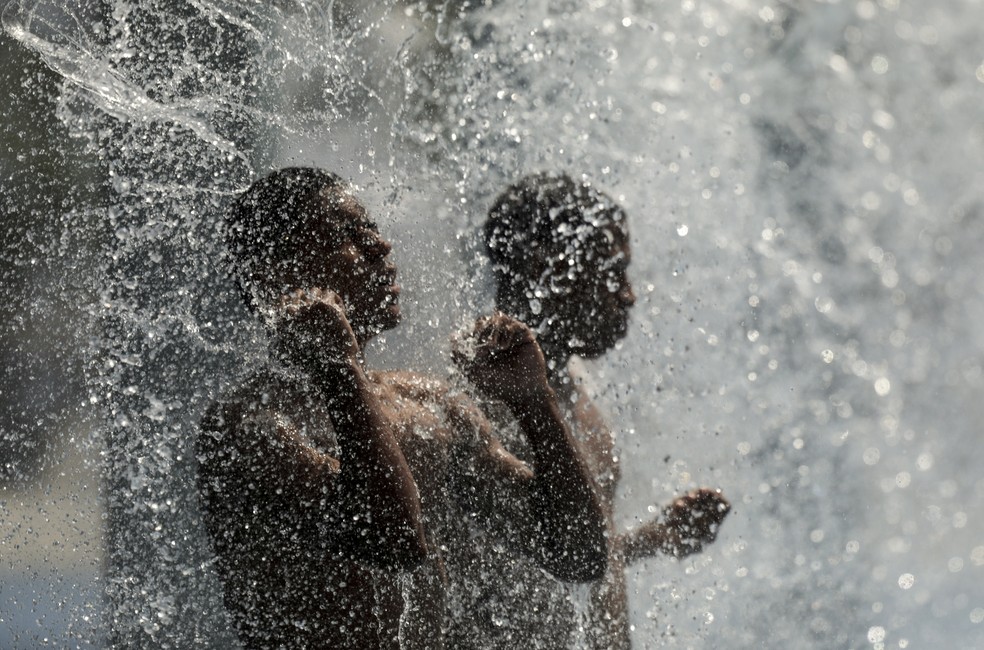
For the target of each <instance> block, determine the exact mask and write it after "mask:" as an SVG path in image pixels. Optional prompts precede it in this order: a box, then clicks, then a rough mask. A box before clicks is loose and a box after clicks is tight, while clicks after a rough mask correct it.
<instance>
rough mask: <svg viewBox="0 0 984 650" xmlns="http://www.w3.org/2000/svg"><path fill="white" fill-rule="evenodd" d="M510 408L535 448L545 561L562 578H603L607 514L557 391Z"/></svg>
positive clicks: (539, 536) (539, 550) (536, 516)
mask: <svg viewBox="0 0 984 650" xmlns="http://www.w3.org/2000/svg"><path fill="white" fill-rule="evenodd" d="M510 407H511V410H512V411H513V413H514V415H515V416H516V417H517V419H518V420H519V423H520V426H521V428H522V430H523V433H524V435H525V437H526V440H527V442H528V444H529V448H530V459H529V460H530V464H531V465H532V467H533V479H532V480H531V482H530V486H529V487H530V493H529V499H530V505H531V507H532V510H533V512H532V513H531V514H532V515H533V520H534V522H535V523H534V524H533V526H534V529H533V531H532V532H533V535H534V542H535V552H536V554H537V556H538V557H539V559H540V561H541V564H542V565H543V566H544V568H546V569H548V570H549V571H550V572H551V573H553V574H554V575H556V576H557V577H558V578H561V579H565V580H572V581H588V580H597V579H598V578H600V577H601V576H602V575H603V574H604V571H605V566H606V562H607V556H608V542H607V536H606V528H607V527H606V524H605V517H604V513H603V511H602V508H601V505H600V503H599V500H598V494H597V490H596V488H595V486H594V482H593V481H592V480H591V478H590V475H589V473H588V471H587V469H586V467H585V464H584V462H583V460H582V458H581V456H580V454H579V453H578V449H577V445H576V443H575V442H574V439H573V438H572V436H571V434H570V431H569V430H568V428H567V426H566V425H565V423H564V421H563V418H562V417H561V414H560V410H559V408H558V405H557V401H556V397H555V396H554V394H553V391H552V390H550V389H549V388H545V389H544V390H543V391H540V393H539V394H536V395H533V396H532V397H530V398H528V399H525V400H524V401H523V403H521V404H519V403H517V404H512V405H510Z"/></svg>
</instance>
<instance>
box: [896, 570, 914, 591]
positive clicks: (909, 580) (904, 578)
mask: <svg viewBox="0 0 984 650" xmlns="http://www.w3.org/2000/svg"><path fill="white" fill-rule="evenodd" d="M915 583H916V577H915V576H914V575H912V574H911V573H903V574H902V575H900V576H899V587H900V588H902V589H912V585H914V584H915Z"/></svg>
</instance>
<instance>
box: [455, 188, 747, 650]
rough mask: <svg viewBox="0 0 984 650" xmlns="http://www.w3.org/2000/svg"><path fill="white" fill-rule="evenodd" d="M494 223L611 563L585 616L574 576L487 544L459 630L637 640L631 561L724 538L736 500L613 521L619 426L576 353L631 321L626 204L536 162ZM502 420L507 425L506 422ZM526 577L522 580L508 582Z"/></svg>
mask: <svg viewBox="0 0 984 650" xmlns="http://www.w3.org/2000/svg"><path fill="white" fill-rule="evenodd" d="M484 234H485V242H486V247H487V250H488V252H489V256H490V258H491V261H492V267H493V272H494V274H495V278H496V281H497V291H496V306H497V308H498V309H499V310H501V312H504V313H505V314H508V315H509V316H511V317H514V318H515V319H517V320H519V321H521V322H523V323H526V324H527V325H529V326H530V327H531V328H532V329H533V330H534V332H535V333H536V337H537V340H538V341H539V344H540V347H541V348H542V350H543V353H544V355H545V356H546V359H547V363H548V368H549V371H548V372H549V381H550V385H551V387H552V388H553V390H554V392H555V393H556V395H557V397H558V401H559V402H560V404H562V405H563V407H564V413H565V417H567V418H569V421H570V422H571V429H572V431H573V434H574V437H575V439H576V441H577V444H578V445H579V448H580V451H581V453H582V454H583V458H584V460H585V463H586V464H587V466H588V467H589V469H590V472H591V475H592V477H593V479H594V480H595V482H596V484H597V485H598V486H599V488H600V494H601V501H602V507H603V509H604V511H605V516H606V521H607V523H608V530H609V534H610V538H611V541H612V543H611V554H610V556H609V559H608V571H607V573H606V575H605V577H604V579H603V580H601V581H598V582H596V583H595V584H594V585H592V593H591V604H590V607H589V609H588V612H587V616H588V620H586V621H579V620H578V616H577V613H576V608H575V607H574V606H573V604H572V603H571V599H572V591H571V589H570V588H569V586H568V585H565V584H563V583H560V582H558V581H556V580H554V579H552V578H550V577H549V576H546V575H544V574H543V573H542V572H538V571H536V570H535V568H533V567H531V566H530V565H529V563H528V562H527V561H526V560H524V559H523V558H512V559H511V560H506V556H507V555H508V553H509V551H508V550H503V551H501V552H498V553H495V552H493V551H492V550H491V549H494V548H495V547H494V545H488V544H480V545H477V546H476V548H479V549H481V550H482V554H483V556H482V558H481V559H480V560H478V561H473V562H472V563H471V565H470V566H471V570H470V571H461V572H458V575H461V576H463V577H464V578H465V579H467V580H468V582H467V583H466V584H465V585H463V586H462V587H461V589H460V591H461V592H462V593H464V594H468V595H470V600H469V601H468V604H467V605H466V608H467V609H470V610H471V611H473V612H474V614H473V617H472V618H471V619H470V620H466V621H464V622H465V623H466V624H469V625H472V627H475V628H477V629H479V630H481V632H482V633H481V634H476V633H469V632H465V631H462V632H461V633H460V636H461V637H462V638H466V639H472V640H473V641H472V643H471V644H470V645H469V647H476V648H501V647H508V646H509V645H511V644H516V643H519V644H522V645H523V647H528V648H558V649H559V648H567V647H570V646H571V645H572V643H573V638H574V635H575V631H576V629H577V628H578V627H583V628H584V635H585V636H586V638H587V641H588V643H589V645H590V646H591V647H593V648H599V649H602V648H604V649H615V648H628V647H629V645H630V639H629V629H628V620H627V598H626V592H625V573H624V569H625V564H626V563H627V562H631V561H634V560H637V559H640V558H644V557H647V556H652V555H655V554H657V553H666V554H670V555H673V556H675V557H683V556H686V555H689V554H691V553H696V552H698V551H700V550H701V548H702V546H703V545H704V544H707V543H710V542H712V541H713V540H714V538H715V536H716V534H717V529H718V526H719V525H720V524H721V522H722V520H723V519H724V517H725V516H726V515H727V513H728V511H729V509H730V506H729V505H728V502H727V501H726V500H725V499H724V497H723V496H722V495H721V493H720V491H717V490H708V489H701V490H696V491H694V492H691V493H689V494H687V495H685V496H682V497H680V498H678V499H677V500H676V501H674V502H673V504H672V505H670V506H669V507H667V508H666V509H664V511H663V515H662V517H660V518H658V519H656V520H654V521H651V522H648V523H647V524H645V525H644V526H642V527H640V528H638V529H636V530H635V531H633V532H631V533H622V534H617V533H616V531H615V530H614V526H613V508H614V497H615V488H616V484H617V482H618V478H619V465H618V453H617V450H616V448H615V438H614V435H613V433H612V431H611V430H610V429H609V427H608V425H607V424H606V423H605V420H604V418H603V417H602V416H601V414H600V413H599V412H598V410H597V409H596V408H595V406H594V405H593V404H592V402H591V400H590V398H589V397H588V395H587V394H586V392H585V391H584V389H583V388H582V383H583V379H584V377H583V376H582V371H581V370H580V368H581V367H582V366H581V365H580V364H579V363H576V357H582V358H587V359H592V358H597V357H599V356H601V355H603V354H604V353H605V352H606V351H607V350H609V349H611V348H612V346H614V344H615V343H616V342H617V341H618V340H620V339H621V338H623V337H624V336H625V334H626V332H627V330H628V316H629V309H630V308H631V307H632V305H633V304H634V303H635V296H634V294H633V292H632V287H631V285H630V284H629V281H628V278H627V277H626V270H627V268H628V265H629V261H630V257H631V251H630V248H629V233H628V228H627V221H626V215H625V213H624V211H623V210H622V208H621V207H620V206H618V205H617V204H616V203H615V202H614V201H612V200H611V199H610V198H609V197H608V196H606V195H605V194H603V193H602V192H600V191H598V190H597V189H595V188H594V187H592V186H591V185H590V184H589V183H587V182H584V181H581V182H575V181H573V180H572V179H571V178H569V177H568V176H566V175H562V174H537V175H533V176H528V177H526V178H524V179H522V180H521V181H519V182H518V183H516V184H514V185H512V186H510V187H509V188H508V189H506V191H505V192H503V193H502V194H501V195H500V196H499V198H498V199H497V200H496V202H495V204H494V205H493V207H492V209H491V210H490V213H489V218H488V220H487V222H486V224H485V229H484ZM500 430H501V431H503V432H505V431H508V429H506V428H505V427H503V426H501V425H500ZM503 442H504V443H506V446H507V447H509V448H510V450H513V451H517V450H521V449H522V448H523V444H524V443H523V441H522V440H521V439H515V440H510V439H508V438H507V437H505V436H504V437H503ZM517 584H520V585H521V587H520V588H517V587H516V586H510V585H517ZM517 595H521V596H522V599H517ZM521 600H525V602H521ZM529 603H535V604H536V605H537V607H532V606H530V605H529ZM537 609H539V611H537Z"/></svg>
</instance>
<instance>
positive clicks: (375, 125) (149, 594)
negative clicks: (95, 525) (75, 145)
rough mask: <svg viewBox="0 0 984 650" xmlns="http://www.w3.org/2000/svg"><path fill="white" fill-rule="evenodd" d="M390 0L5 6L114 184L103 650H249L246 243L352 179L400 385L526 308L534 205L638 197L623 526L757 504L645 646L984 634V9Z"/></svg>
mask: <svg viewBox="0 0 984 650" xmlns="http://www.w3.org/2000/svg"><path fill="white" fill-rule="evenodd" d="M172 4H178V3H172ZM376 4H379V5H380V6H378V7H375V8H374V9H372V10H368V9H365V8H362V7H360V6H358V5H357V4H353V6H349V5H348V4H345V3H341V2H335V3H331V2H324V3H320V4H317V3H306V2H298V3H290V2H283V3H262V4H261V3H257V4H254V3H235V2H228V3H225V2H216V3H210V4H208V5H207V6H205V5H201V4H199V3H197V2H188V3H185V4H179V6H178V8H175V7H173V6H171V7H168V9H167V11H164V10H161V11H157V10H155V9H153V8H149V7H150V5H149V3H138V2H132V3H127V2H110V3H108V5H109V6H108V8H107V11H106V14H105V15H104V16H101V17H100V16H99V15H98V14H96V13H92V14H89V15H86V14H85V13H84V12H82V11H80V10H77V9H76V8H74V7H75V5H74V3H66V6H65V7H59V6H57V5H44V4H42V5H39V6H35V3H33V2H27V1H24V2H20V3H13V4H11V5H10V6H8V7H7V9H6V11H5V13H4V25H5V28H6V29H7V31H8V33H10V34H12V35H14V36H15V37H16V38H18V39H19V40H21V41H22V42H23V43H24V44H25V45H26V46H28V47H30V48H32V49H34V50H35V51H36V52H38V54H40V55H41V56H42V57H43V58H44V60H45V61H46V62H47V63H48V64H49V65H50V66H52V67H53V68H54V69H56V70H57V71H58V72H60V73H61V74H63V75H64V77H65V84H64V87H63V96H62V100H61V104H60V107H59V111H60V113H59V114H60V117H61V118H62V120H63V121H64V122H65V123H66V124H67V125H68V126H69V128H70V129H71V131H72V132H73V133H74V134H75V135H77V136H79V137H81V138H83V139H85V140H86V141H87V142H88V143H89V145H90V147H91V153H92V155H93V156H96V157H98V158H100V159H101V160H102V163H103V164H104V166H105V169H106V173H107V174H108V177H109V178H110V179H111V187H112V195H111V197H110V198H109V200H108V201H107V204H106V205H104V206H98V207H92V208H89V209H88V212H87V213H86V215H87V219H86V220H85V222H86V223H89V224H94V225H92V226H91V227H92V228H93V230H94V237H93V238H94V239H95V240H96V241H98V242H99V246H98V247H97V248H96V249H95V250H92V251H88V252H87V253H86V254H87V255H92V256H95V259H97V260H98V262H97V264H98V266H99V267H100V269H101V271H100V274H99V276H98V277H97V278H95V279H93V281H92V283H91V285H89V287H88V288H89V290H90V291H91V293H92V295H93V296H94V302H93V304H92V306H91V309H90V310H89V313H90V315H91V319H90V322H89V323H87V324H86V325H87V326H88V327H91V328H92V332H93V337H92V339H91V340H92V342H91V347H90V349H88V350H87V359H88V361H87V364H88V366H87V367H88V374H89V378H90V397H89V400H90V401H91V403H92V404H93V405H94V407H96V408H99V409H101V413H102V414H103V415H104V416H105V422H106V425H105V427H104V428H103V429H102V430H101V431H99V432H98V433H97V434H95V435H94V437H93V438H92V439H91V440H89V441H88V442H87V443H85V445H84V446H85V447H86V448H87V449H89V450H90V451H91V449H96V450H102V451H104V452H105V454H104V464H103V465H102V470H103V471H104V475H105V476H106V477H107V478H106V485H107V492H108V495H109V501H108V511H109V519H108V521H109V523H108V539H107V542H106V544H107V547H106V554H107V558H108V560H107V567H106V575H105V585H106V586H107V589H108V592H107V593H108V598H107V605H106V611H105V616H104V619H103V621H102V623H101V625H100V626H98V627H99V630H100V632H99V633H98V634H100V635H103V636H104V637H105V638H109V639H112V640H114V641H116V642H118V643H120V644H122V645H127V646H129V645H134V646H140V647H151V646H153V647H165V646H171V647H188V646H190V645H192V644H196V643H207V644H212V645H216V646H222V645H225V644H228V643H230V637H229V636H228V635H227V634H228V633H227V632H223V630H225V629H226V628H227V627H228V623H227V622H226V619H225V618H224V613H223V610H222V607H221V599H220V598H219V596H218V591H217V586H216V582H215V577H214V575H213V574H212V572H211V570H210V555H209V551H208V549H207V546H206V544H205V541H204V539H203V537H202V535H201V533H200V530H201V523H200V520H199V514H198V506H197V501H196V497H195V494H194V491H193V490H192V489H191V486H193V484H194V480H193V478H194V472H195V462H196V461H195V459H194V455H193V453H192V449H193V448H192V443H193V440H194V436H195V434H196V429H197V424H196V422H197V418H198V416H199V414H200V413H201V410H202V409H203V408H204V405H205V404H206V403H207V402H208V401H209V400H210V399H211V398H212V397H214V395H215V394H216V392H217V391H218V390H220V389H221V387H222V386H224V385H227V384H228V383H229V382H231V381H234V379H235V377H236V374H237V373H238V372H240V371H241V369H242V368H243V367H244V366H249V365H251V364H256V363H259V362H261V361H262V359H261V357H260V355H261V351H262V349H263V344H262V339H261V336H260V332H259V331H258V330H257V328H256V327H255V326H254V325H252V324H250V321H249V318H248V316H247V314H246V313H245V312H244V311H243V309H242V308H241V307H240V306H239V304H238V294H237V293H236V291H235V290H234V288H233V285H232V283H231V282H230V280H229V278H228V276H227V274H226V271H225V267H224V266H223V261H222V253H221V243H220V241H219V238H218V235H217V229H216V225H217V222H218V219H219V215H220V213H221V211H222V209H224V207H225V206H226V205H227V204H228V201H229V198H230V196H231V195H232V194H233V193H235V192H236V191H238V190H241V189H242V188H244V187H245V186H246V185H247V184H248V183H249V181H250V180H251V179H252V178H253V177H254V176H255V175H257V174H262V173H264V172H265V171H267V170H269V169H270V168H272V167H276V166H279V165H282V164H288V163H290V164H319V165H323V166H325V167H328V168H331V169H334V170H336V171H339V172H340V173H342V174H343V175H344V176H346V177H348V178H350V179H352V180H353V181H354V182H355V183H356V184H357V185H358V186H359V188H360V189H359V193H360V196H362V197H364V198H365V199H366V202H367V203H368V205H369V207H370V209H371V210H372V211H373V212H374V213H375V215H376V216H377V217H378V219H379V221H380V223H381V227H382V229H383V231H384V232H385V233H386V234H387V235H388V236H389V237H390V238H391V239H392V241H393V242H394V247H395V253H394V255H395V258H396V261H397V263H398V264H399V265H400V269H401V283H402V284H403V285H404V287H405V292H404V303H405V313H406V319H405V324H404V325H402V326H401V328H400V329H398V330H396V331H394V332H392V333H390V334H388V335H386V336H385V338H384V339H383V340H381V341H380V342H378V343H376V344H374V347H373V356H372V360H373V361H374V362H375V363H377V364H384V365H392V366H398V365H402V366H410V367H415V368H419V369H425V370H429V371H431V372H434V373H438V374H443V373H444V372H445V371H446V366H447V362H446V348H447V346H446V343H445V341H446V337H447V335H448V333H449V332H450V331H451V330H452V329H454V328H455V327H458V326H459V325H460V324H462V323H465V322H468V321H470V320H471V319H472V318H474V317H475V316H476V315H477V314H479V313H483V312H486V311H487V310H488V309H489V308H490V306H491V300H490V297H489V293H488V282H489V281H488V278H487V271H486V268H485V266H484V261H483V258H482V255H481V254H480V251H479V249H480V247H479V246H478V240H477V234H476V232H475V227H476V226H477V225H478V224H480V223H481V220H482V217H483V214H484V212H485V210H487V207H488V205H489V203H490V202H491V199H492V198H493V197H494V196H495V194H496V193H497V192H498V191H499V190H500V189H501V188H502V187H503V186H504V185H505V184H506V183H507V182H510V181H512V180H514V179H516V178H517V177H519V176H521V175H523V174H525V173H528V172H530V171H536V170H543V169H564V170H568V171H570V172H573V173H584V174H586V175H588V176H589V177H591V178H592V179H594V180H595V182H596V183H597V184H598V185H599V186H601V187H602V188H604V189H605V190H606V191H607V192H608V193H610V194H611V195H612V196H614V197H616V198H617V199H618V200H619V201H620V202H621V203H623V205H624V206H625V207H626V209H627V211H628V213H629V215H630V219H631V222H630V228H631V230H632V238H633V256H634V257H633V262H632V266H631V269H630V275H631V278H632V281H633V282H634V284H635V287H636V293H637V294H638V296H639V301H638V303H637V305H636V307H635V311H634V314H633V319H634V320H633V323H632V328H631V333H630V335H629V336H628V337H627V338H626V339H625V341H624V342H623V343H622V344H621V345H620V346H619V349H618V350H616V351H613V352H612V353H611V354H609V355H608V356H607V357H605V358H604V359H602V360H599V361H597V362H592V363H591V364H590V369H591V370H592V371H593V373H594V382H595V384H596V386H597V389H598V398H599V400H600V402H601V403H602V404H603V405H604V407H605V408H606V410H607V412H608V413H609V415H610V420H611V423H612V425H613V427H614V428H615V429H617V431H618V436H619V446H620V449H621V452H620V453H621V454H622V462H623V468H624V475H623V481H622V493H621V499H620V501H619V518H620V521H621V523H623V524H624V525H632V524H633V523H634V522H636V521H639V520H641V519H645V518H649V517H651V516H653V513H654V512H655V511H656V510H657V507H658V505H659V504H662V503H665V502H667V501H668V500H669V499H670V498H671V497H672V496H673V495H674V494H677V493H679V492H681V491H683V490H686V489H689V488H691V487H694V486H696V485H712V486H720V487H722V488H723V489H724V490H725V492H726V493H727V494H728V495H729V496H730V498H731V499H732V501H733V503H734V506H735V507H734V510H733V512H732V514H731V516H730V518H729V519H728V520H727V522H726V523H725V525H724V527H723V529H722V531H721V535H720V537H719V539H718V541H717V542H716V544H714V545H713V546H712V547H711V548H710V549H709V550H707V551H706V552H705V553H703V554H702V555H700V556H697V557H696V558H693V559H690V560H687V561H684V562H677V561H674V560H670V559H654V560H651V561H649V562H647V563H645V564H642V565H639V566H636V567H633V569H631V570H630V572H629V585H630V590H631V607H632V622H633V624H634V642H635V644H636V646H637V647H640V648H645V647H653V648H656V647H680V648H752V647H755V648H790V647H794V648H842V647H843V648H848V647H850V648H865V647H880V648H907V647H908V648H920V647H922V648H929V647H978V646H981V645H984V587H982V586H981V585H982V584H984V522H982V517H984V478H982V476H984V475H982V473H981V470H980V468H981V467H982V466H984V451H982V450H981V445H980V444H979V443H978V439H979V434H978V430H977V427H978V423H979V422H980V421H981V420H982V417H984V401H982V400H981V399H980V397H979V395H980V393H981V390H982V388H984V374H982V361H984V359H982V355H984V330H981V328H980V327H979V323H980V322H981V319H982V316H984V300H982V291H984V280H982V279H981V278H982V277H984V262H981V261H979V260H980V259H981V256H980V254H979V249H980V248H981V246H982V245H984V204H982V199H984V196H982V193H984V189H982V188H984V171H982V170H984V121H982V120H981V119H980V107H981V106H982V105H984V51H982V50H981V47H980V25H981V22H982V19H984V7H982V5H981V3H980V2H977V1H976V0H945V1H939V2H934V3H921V2H901V1H900V0H881V1H880V2H872V1H869V0H862V1H860V2H853V1H851V2H848V1H845V2H835V1H830V2H809V1H806V0H804V1H802V2H782V3H772V4H767V3H765V2H750V1H743V0H732V1H726V0H717V1H713V2H712V1H708V2H699V1H696V0H684V1H683V2H672V3H643V2H608V3H606V2H576V3H575V2H567V3H556V2H552V3H547V2H519V3H495V4H494V5H493V6H489V7H480V8H471V7H470V8H468V9H467V10H462V11H461V13H460V15H459V13H458V9H457V5H458V4H459V3H445V4H443V5H442V4H440V3H435V7H433V8H431V9H430V10H426V9H424V8H423V7H417V6H410V5H403V4H398V5H395V4H391V3H388V4H386V5H385V6H383V3H376ZM453 5H454V6H453ZM63 254H66V255H68V254H71V253H63ZM2 550H3V546H2V541H0V551H2ZM38 607H39V608H43V607H44V606H43V605H38ZM69 609H70V610H71V611H72V612H73V613H77V614H78V615H80V616H81V615H82V613H84V614H85V615H87V616H88V615H90V614H91V608H86V607H83V606H79V605H72V606H71V607H70V608H69ZM0 627H2V624H0ZM76 627H77V628H78V629H84V628H85V627H86V626H76ZM103 640H104V639H98V640H96V641H93V642H96V643H102V642H103ZM25 647H26V646H25Z"/></svg>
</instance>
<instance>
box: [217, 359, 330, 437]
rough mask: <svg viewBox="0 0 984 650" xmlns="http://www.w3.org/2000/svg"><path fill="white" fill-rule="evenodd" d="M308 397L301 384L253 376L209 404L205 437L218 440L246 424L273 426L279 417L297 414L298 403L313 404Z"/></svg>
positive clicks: (267, 374)
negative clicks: (304, 401)
mask: <svg viewBox="0 0 984 650" xmlns="http://www.w3.org/2000/svg"><path fill="white" fill-rule="evenodd" d="M309 394H310V391H309V390H307V388H306V387H305V385H304V383H303V382H301V381H298V380H295V379H291V378H289V377H286V376H284V375H280V374H276V373H272V372H269V371H260V372H256V373H253V374H252V375H249V376H248V377H246V378H245V379H244V380H243V381H241V382H240V383H239V384H238V385H237V386H236V387H234V388H233V389H231V390H229V391H227V392H225V393H223V394H222V395H220V396H219V397H217V398H216V399H215V400H214V401H213V402H212V403H211V404H209V406H208V408H206V410H205V412H204V414H203V415H202V419H201V429H202V433H203V434H205V435H204V436H203V437H204V438H206V439H209V438H210V439H213V440H218V438H220V437H225V436H226V435H227V434H235V433H236V432H237V431H240V430H241V429H242V427H243V425H244V424H246V423H247V422H254V423H261V422H263V421H267V420H269V423H270V424H272V423H273V422H274V421H275V420H276V419H277V416H278V414H279V415H290V414H292V413H296V412H297V411H298V408H297V407H298V403H299V401H301V400H306V401H311V397H310V396H309ZM206 442H207V440H206Z"/></svg>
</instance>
